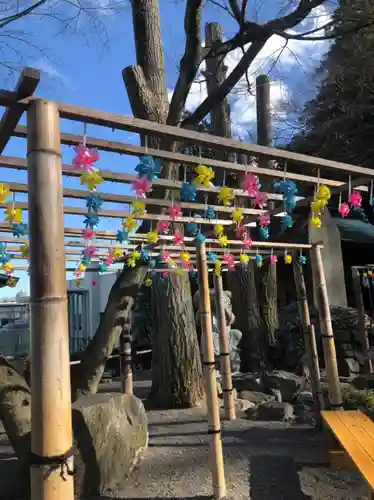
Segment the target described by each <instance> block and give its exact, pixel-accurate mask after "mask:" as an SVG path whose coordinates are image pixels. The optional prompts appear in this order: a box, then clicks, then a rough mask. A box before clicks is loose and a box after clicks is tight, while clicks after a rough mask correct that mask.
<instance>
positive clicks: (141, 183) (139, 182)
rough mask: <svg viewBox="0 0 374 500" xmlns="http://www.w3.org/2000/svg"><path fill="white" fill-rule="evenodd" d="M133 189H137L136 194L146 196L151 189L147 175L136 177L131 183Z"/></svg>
mask: <svg viewBox="0 0 374 500" xmlns="http://www.w3.org/2000/svg"><path fill="white" fill-rule="evenodd" d="M131 187H132V189H133V190H134V191H135V193H136V196H140V197H143V198H145V196H146V194H147V193H149V192H150V191H151V183H150V182H149V180H148V179H147V178H146V177H141V178H140V179H135V180H134V181H133V182H132V183H131Z"/></svg>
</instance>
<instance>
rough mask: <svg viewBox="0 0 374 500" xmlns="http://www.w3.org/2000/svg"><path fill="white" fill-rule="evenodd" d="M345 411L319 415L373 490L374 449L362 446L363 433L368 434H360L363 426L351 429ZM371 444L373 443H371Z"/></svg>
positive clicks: (348, 417) (327, 412)
mask: <svg viewBox="0 0 374 500" xmlns="http://www.w3.org/2000/svg"><path fill="white" fill-rule="evenodd" d="M345 413H346V412H343V411H323V412H321V415H322V418H323V419H324V421H325V422H326V423H327V425H328V426H329V428H330V429H331V431H332V432H333V434H334V435H335V436H336V438H337V439H338V440H339V442H340V443H341V444H342V446H343V447H344V449H345V450H346V452H347V453H348V454H349V456H350V457H351V459H352V460H353V462H354V463H355V465H356V467H357V469H358V471H359V472H360V474H361V475H362V476H363V478H364V479H365V480H366V482H367V483H368V485H369V487H370V488H371V489H373V490H374V449H371V448H370V449H369V450H368V448H367V447H364V446H363V441H364V435H366V436H367V437H368V438H369V435H368V434H367V433H366V434H364V435H363V434H362V431H361V429H363V427H361V426H357V427H355V428H354V430H352V429H353V427H352V425H351V424H350V415H348V416H345ZM372 425H373V424H372ZM370 443H372V441H370ZM371 446H373V445H372V444H371Z"/></svg>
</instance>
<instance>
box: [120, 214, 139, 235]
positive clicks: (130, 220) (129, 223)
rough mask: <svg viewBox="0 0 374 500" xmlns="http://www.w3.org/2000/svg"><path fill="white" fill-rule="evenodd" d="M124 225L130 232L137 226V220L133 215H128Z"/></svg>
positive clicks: (123, 222)
mask: <svg viewBox="0 0 374 500" xmlns="http://www.w3.org/2000/svg"><path fill="white" fill-rule="evenodd" d="M122 227H123V228H124V229H127V231H128V232H129V233H131V231H133V230H134V229H135V228H136V221H135V219H134V218H133V217H127V219H123V221H122Z"/></svg>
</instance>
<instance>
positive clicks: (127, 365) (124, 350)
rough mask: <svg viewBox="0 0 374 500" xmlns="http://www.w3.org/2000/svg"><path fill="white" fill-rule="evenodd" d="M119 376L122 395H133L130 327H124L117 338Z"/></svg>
mask: <svg viewBox="0 0 374 500" xmlns="http://www.w3.org/2000/svg"><path fill="white" fill-rule="evenodd" d="M119 356H120V358H119V359H120V375H121V388H122V392H123V394H133V380H132V355H131V326H130V322H129V323H128V324H126V325H124V327H123V329H122V332H121V335H120V337H119Z"/></svg>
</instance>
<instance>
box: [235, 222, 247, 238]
mask: <svg viewBox="0 0 374 500" xmlns="http://www.w3.org/2000/svg"><path fill="white" fill-rule="evenodd" d="M244 233H245V227H244V226H243V225H242V224H238V225H237V226H236V229H235V234H236V237H237V238H243V235H244Z"/></svg>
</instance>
